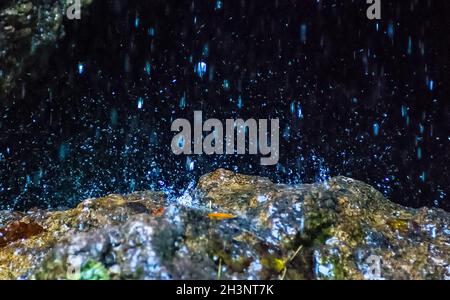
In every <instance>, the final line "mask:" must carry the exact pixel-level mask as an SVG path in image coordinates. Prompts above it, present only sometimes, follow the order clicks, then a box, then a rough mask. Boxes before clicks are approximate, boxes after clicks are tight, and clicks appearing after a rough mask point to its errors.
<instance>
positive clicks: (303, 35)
mask: <svg viewBox="0 0 450 300" xmlns="http://www.w3.org/2000/svg"><path fill="white" fill-rule="evenodd" d="M307 33H308V27H307V26H306V24H302V25H301V26H300V40H301V41H302V43H306V39H307Z"/></svg>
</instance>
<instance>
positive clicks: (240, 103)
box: [237, 95, 244, 109]
mask: <svg viewBox="0 0 450 300" xmlns="http://www.w3.org/2000/svg"><path fill="white" fill-rule="evenodd" d="M243 106H244V102H243V101H242V96H241V95H239V97H238V100H237V107H238V108H239V109H241V108H242V107H243Z"/></svg>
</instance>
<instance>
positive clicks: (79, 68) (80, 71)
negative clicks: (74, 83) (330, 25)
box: [78, 63, 84, 75]
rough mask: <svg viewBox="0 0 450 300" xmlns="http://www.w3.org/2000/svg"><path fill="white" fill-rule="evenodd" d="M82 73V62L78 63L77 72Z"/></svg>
mask: <svg viewBox="0 0 450 300" xmlns="http://www.w3.org/2000/svg"><path fill="white" fill-rule="evenodd" d="M83 73H84V65H83V64H82V63H78V74H80V75H82V74H83Z"/></svg>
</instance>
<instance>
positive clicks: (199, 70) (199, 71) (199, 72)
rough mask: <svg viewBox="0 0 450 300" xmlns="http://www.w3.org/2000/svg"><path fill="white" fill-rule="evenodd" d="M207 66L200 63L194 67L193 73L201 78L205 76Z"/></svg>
mask: <svg viewBox="0 0 450 300" xmlns="http://www.w3.org/2000/svg"><path fill="white" fill-rule="evenodd" d="M206 69H207V65H206V63H205V62H203V61H201V62H199V63H198V64H197V65H196V66H195V72H196V73H197V75H198V76H200V77H201V78H203V76H204V75H205V74H206Z"/></svg>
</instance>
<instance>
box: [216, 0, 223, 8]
mask: <svg viewBox="0 0 450 300" xmlns="http://www.w3.org/2000/svg"><path fill="white" fill-rule="evenodd" d="M222 7H223V3H222V0H217V1H216V7H215V9H216V10H219V9H222Z"/></svg>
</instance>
